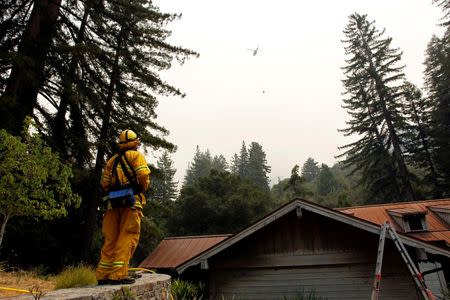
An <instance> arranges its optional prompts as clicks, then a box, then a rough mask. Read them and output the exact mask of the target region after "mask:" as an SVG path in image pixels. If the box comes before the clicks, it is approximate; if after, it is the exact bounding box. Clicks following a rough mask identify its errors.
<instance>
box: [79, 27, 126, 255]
mask: <svg viewBox="0 0 450 300" xmlns="http://www.w3.org/2000/svg"><path fill="white" fill-rule="evenodd" d="M124 34H125V32H124V28H122V29H121V30H120V33H119V36H118V41H117V50H116V54H115V57H114V62H113V66H112V71H111V77H110V82H109V87H108V95H107V97H106V101H105V108H104V113H103V119H102V127H101V129H100V136H99V138H98V150H97V157H96V160H95V167H94V175H95V178H97V179H98V180H97V182H96V183H94V184H96V186H98V181H99V179H100V176H101V171H102V167H103V165H104V163H105V158H104V156H105V153H106V145H107V140H108V131H109V127H110V120H111V112H112V103H113V99H114V93H115V87H116V84H117V82H118V80H119V79H120V76H119V75H120V74H119V73H120V72H119V59H120V56H121V47H122V40H123V36H124ZM92 190H93V191H97V193H95V195H93V197H92V198H90V199H86V200H88V201H86V204H85V205H84V209H83V210H84V216H85V221H86V222H85V228H84V230H83V232H84V236H83V249H82V257H83V258H84V260H86V261H87V260H88V259H89V255H90V250H91V246H92V239H93V236H94V229H95V224H96V215H97V207H98V203H99V199H100V198H101V195H100V189H99V188H93V189H92Z"/></svg>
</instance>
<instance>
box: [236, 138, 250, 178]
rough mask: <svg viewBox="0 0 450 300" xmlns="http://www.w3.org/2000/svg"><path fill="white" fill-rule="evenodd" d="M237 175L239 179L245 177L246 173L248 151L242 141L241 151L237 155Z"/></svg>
mask: <svg viewBox="0 0 450 300" xmlns="http://www.w3.org/2000/svg"><path fill="white" fill-rule="evenodd" d="M237 169H238V173H237V175H239V176H240V177H241V178H245V177H247V175H248V174H247V172H248V151H247V146H246V145H245V142H244V141H242V146H241V151H240V153H239V165H238V168H237Z"/></svg>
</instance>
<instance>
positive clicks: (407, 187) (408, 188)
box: [377, 89, 417, 201]
mask: <svg viewBox="0 0 450 300" xmlns="http://www.w3.org/2000/svg"><path fill="white" fill-rule="evenodd" d="M377 92H378V93H379V96H380V100H381V102H382V107H383V116H384V120H385V121H386V125H387V127H388V130H389V135H390V139H391V143H392V147H393V149H394V159H395V161H396V163H397V165H398V169H399V170H398V171H399V175H400V180H401V181H402V183H403V188H404V191H403V196H404V200H406V201H415V200H417V199H416V196H415V195H414V191H413V188H412V185H411V181H410V179H409V174H408V169H407V168H406V164H405V160H404V159H403V154H402V150H401V147H400V141H399V138H398V135H397V132H396V130H395V128H394V125H393V124H392V117H391V114H390V112H389V111H388V109H387V107H386V102H385V100H384V99H385V98H384V95H380V92H379V91H378V89H377Z"/></svg>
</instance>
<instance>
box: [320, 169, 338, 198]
mask: <svg viewBox="0 0 450 300" xmlns="http://www.w3.org/2000/svg"><path fill="white" fill-rule="evenodd" d="M337 187H338V183H337V181H336V179H335V178H334V176H333V173H331V170H330V168H329V167H328V166H327V165H326V164H322V166H321V167H320V173H319V176H318V177H317V194H319V195H320V196H326V195H328V194H329V193H331V192H333V191H335V190H336V189H337Z"/></svg>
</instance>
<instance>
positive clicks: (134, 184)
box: [114, 152, 141, 194]
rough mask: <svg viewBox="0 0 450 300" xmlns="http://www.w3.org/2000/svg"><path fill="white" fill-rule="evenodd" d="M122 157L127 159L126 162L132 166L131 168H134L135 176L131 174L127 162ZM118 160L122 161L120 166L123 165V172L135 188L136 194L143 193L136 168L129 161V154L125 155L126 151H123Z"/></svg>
mask: <svg viewBox="0 0 450 300" xmlns="http://www.w3.org/2000/svg"><path fill="white" fill-rule="evenodd" d="M122 157H123V158H124V159H125V162H126V164H127V165H128V167H130V169H131V170H133V175H134V176H133V177H134V178H133V177H132V176H131V174H130V172H129V171H128V168H127V166H125V162H124V160H123V159H122ZM118 162H119V163H120V166H121V167H122V171H123V174H124V175H125V177H126V178H127V179H128V182H129V183H130V184H131V187H132V188H133V192H134V193H135V194H139V193H141V187H140V186H139V184H138V183H137V182H136V171H135V170H134V168H133V167H132V166H131V164H130V162H129V161H128V159H127V156H126V155H125V152H123V153H122V154H121V155H120V157H119V160H118ZM114 163H115V162H114ZM116 173H117V165H116Z"/></svg>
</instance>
